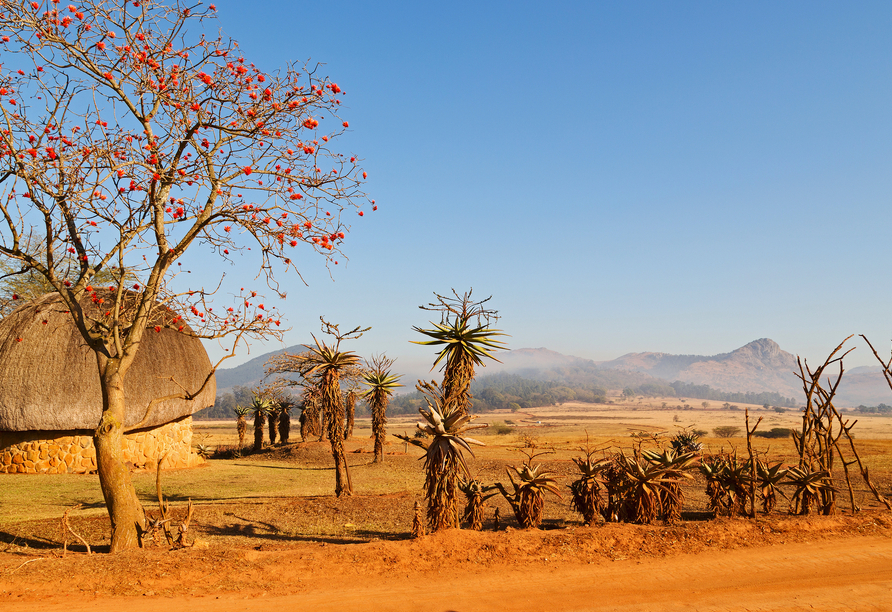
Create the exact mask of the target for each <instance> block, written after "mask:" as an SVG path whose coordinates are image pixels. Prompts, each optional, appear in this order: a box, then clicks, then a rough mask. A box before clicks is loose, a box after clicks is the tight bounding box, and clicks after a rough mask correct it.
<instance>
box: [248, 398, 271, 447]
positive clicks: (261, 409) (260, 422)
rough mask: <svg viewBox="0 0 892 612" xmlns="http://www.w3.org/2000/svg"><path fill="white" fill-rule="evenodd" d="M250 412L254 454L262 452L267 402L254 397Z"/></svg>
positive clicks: (267, 409)
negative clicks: (251, 414)
mask: <svg viewBox="0 0 892 612" xmlns="http://www.w3.org/2000/svg"><path fill="white" fill-rule="evenodd" d="M251 412H253V413H254V452H255V453H259V452H260V451H262V450H263V426H264V425H266V415H267V413H268V412H269V402H268V401H267V400H265V399H263V398H260V397H256V396H255V397H254V401H253V402H251Z"/></svg>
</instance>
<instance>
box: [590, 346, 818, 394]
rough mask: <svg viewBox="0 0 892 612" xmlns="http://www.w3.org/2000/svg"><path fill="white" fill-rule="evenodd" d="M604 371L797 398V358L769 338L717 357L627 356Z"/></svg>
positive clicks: (634, 354) (652, 354)
mask: <svg viewBox="0 0 892 612" xmlns="http://www.w3.org/2000/svg"><path fill="white" fill-rule="evenodd" d="M600 367H601V368H604V369H617V370H633V371H636V372H643V373H646V374H649V375H651V376H653V377H655V378H661V379H663V380H666V381H669V382H672V381H676V380H680V381H683V382H687V383H693V384H697V385H709V386H710V387H712V388H714V389H721V390H722V391H732V392H733V391H751V392H755V393H761V392H768V393H771V392H775V393H780V394H781V395H784V396H788V397H799V396H800V395H801V394H802V384H801V383H800V382H799V379H798V378H796V374H795V372H796V371H798V368H797V366H796V357H795V356H793V355H792V354H790V353H788V352H786V351H784V350H782V349H781V347H780V346H778V344H777V343H776V342H775V341H774V340H770V339H768V338H761V339H759V340H754V341H752V342H750V343H749V344H747V345H746V346H742V347H740V348H739V349H737V350H735V351H732V352H730V353H722V354H720V355H712V356H704V355H669V354H666V353H629V354H627V355H623V356H622V357H619V358H618V359H614V360H613V361H607V362H603V363H601V364H600Z"/></svg>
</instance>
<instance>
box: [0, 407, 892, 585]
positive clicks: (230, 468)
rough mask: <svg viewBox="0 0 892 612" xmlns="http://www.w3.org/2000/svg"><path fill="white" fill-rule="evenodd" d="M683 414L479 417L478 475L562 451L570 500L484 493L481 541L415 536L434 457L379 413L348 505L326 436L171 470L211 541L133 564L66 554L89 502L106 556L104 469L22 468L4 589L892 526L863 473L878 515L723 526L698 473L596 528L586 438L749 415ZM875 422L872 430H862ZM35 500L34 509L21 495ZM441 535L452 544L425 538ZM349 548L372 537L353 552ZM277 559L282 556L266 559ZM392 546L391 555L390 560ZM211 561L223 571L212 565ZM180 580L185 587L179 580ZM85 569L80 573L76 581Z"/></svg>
mask: <svg viewBox="0 0 892 612" xmlns="http://www.w3.org/2000/svg"><path fill="white" fill-rule="evenodd" d="M759 411H760V412H762V413H763V414H762V415H761V416H764V417H765V421H766V422H768V424H769V425H771V426H774V424H775V423H777V426H794V425H795V422H796V420H797V415H795V414H794V413H789V414H782V415H780V414H775V413H773V412H770V411H769V412H764V411H761V408H760V409H759ZM674 414H675V413H674V412H673V411H672V410H655V409H649V408H644V407H641V408H640V409H639V408H638V406H637V402H636V405H627V406H621V405H615V406H611V407H609V408H598V409H595V410H585V409H584V407H583V406H576V405H564V406H555V407H548V408H543V409H541V410H535V411H530V412H528V413H525V414H516V413H514V414H512V413H507V412H506V413H503V414H486V415H482V416H481V419H480V421H483V422H488V423H490V424H491V425H494V424H496V423H504V424H505V425H504V426H498V427H496V426H491V427H489V428H487V429H484V430H482V432H483V433H482V434H481V435H479V436H477V437H478V438H479V439H481V440H482V441H483V442H485V443H486V445H487V446H486V447H483V448H480V449H479V450H478V451H476V455H477V457H476V459H471V458H468V459H469V461H468V463H469V467H470V470H471V474H472V475H473V476H474V477H475V478H476V479H477V480H479V481H480V482H481V483H482V484H484V485H488V484H492V483H495V482H497V481H502V482H503V483H506V484H507V483H508V481H507V478H506V467H508V466H512V465H514V466H519V465H521V463H522V462H523V460H524V459H525V457H524V455H523V452H522V451H524V450H526V451H527V452H530V447H531V446H533V445H535V447H536V448H538V449H548V450H550V451H552V452H550V453H549V454H547V455H542V456H539V457H537V458H536V461H535V462H536V463H541V464H542V466H543V467H542V470H543V471H548V472H550V473H551V474H550V475H551V477H552V478H554V479H555V480H556V483H557V485H558V487H559V488H560V490H561V491H562V492H563V498H562V499H561V498H558V497H557V496H554V495H546V496H544V497H543V499H542V502H543V505H542V523H541V529H540V530H534V531H528V530H523V531H521V530H519V525H518V523H517V520H516V519H515V513H514V511H513V510H512V508H511V507H510V506H509V504H508V502H507V501H506V500H505V499H504V497H502V496H500V495H497V496H494V497H490V498H489V499H487V500H486V501H485V502H484V507H483V509H482V514H483V525H482V526H483V531H482V532H481V533H479V534H478V535H470V533H469V532H465V531H463V532H461V533H462V535H459V534H458V533H457V532H455V533H453V532H447V533H446V534H445V535H444V534H440V535H436V536H427V537H426V538H422V539H421V540H412V537H411V529H412V523H413V517H414V516H415V511H414V506H415V504H416V502H421V503H422V504H423V503H424V492H423V486H422V485H423V483H424V472H423V469H422V468H423V459H422V456H423V452H424V451H423V450H421V449H417V448H415V447H413V446H411V445H407V444H404V443H403V442H401V441H399V440H397V439H395V438H393V437H391V439H390V441H389V442H388V443H387V444H386V446H385V455H384V461H383V462H382V463H375V462H374V437H373V436H372V432H371V423H370V420H369V419H368V418H358V419H357V422H356V429H355V432H354V436H353V437H352V438H351V440H350V441H348V442H347V443H345V450H346V454H347V457H348V463H349V465H350V470H351V475H352V478H353V481H354V487H355V494H354V495H353V496H352V497H341V498H337V497H335V496H334V495H333V494H332V490H331V480H332V470H333V467H332V462H331V454H330V448H329V447H328V443H327V442H317V441H312V442H307V443H291V444H287V445H279V446H276V447H273V448H269V447H267V448H265V449H264V451H263V452H261V453H257V454H253V455H246V456H245V457H243V458H240V459H232V460H211V461H210V462H209V465H207V466H206V467H203V468H198V469H193V470H180V471H171V472H165V473H163V475H162V484H163V486H164V490H165V496H166V498H167V500H168V501H169V502H170V510H169V513H171V514H172V515H173V524H174V525H177V524H179V522H180V521H181V520H182V518H183V517H184V516H185V513H186V505H187V500H188V499H190V498H191V499H192V500H193V502H194V504H195V512H194V516H193V519H192V521H191V525H190V529H189V532H188V533H189V536H190V537H191V538H194V542H195V543H196V545H195V546H194V547H193V548H189V549H186V550H180V551H178V552H168V550H169V547H168V546H167V545H166V544H164V543H162V545H161V546H157V545H153V546H150V547H149V548H147V549H146V550H144V551H139V552H134V553H128V556H127V558H126V559H123V558H121V557H120V556H115V557H114V560H113V561H105V560H103V559H104V558H105V556H103V555H99V556H97V555H95V554H94V555H91V556H89V557H88V555H87V554H86V548H85V546H84V544H82V543H81V542H80V541H78V540H77V538H75V537H73V536H72V535H68V536H67V548H68V552H67V556H66V557H65V558H64V559H62V558H61V557H62V556H63V551H62V548H63V543H64V542H65V539H64V538H63V535H62V531H61V519H62V516H63V513H64V512H65V511H66V510H68V509H70V508H72V507H73V506H75V505H80V508H78V509H75V510H72V511H71V512H69V514H68V518H67V521H68V523H69V525H70V527H71V529H72V530H73V531H74V532H75V533H76V534H78V535H79V536H80V537H82V538H83V539H84V540H85V542H86V543H88V544H89V545H90V546H91V548H92V549H94V551H99V552H103V551H105V550H107V546H108V538H109V525H108V517H107V515H105V513H104V509H103V504H102V500H101V497H100V496H99V493H98V487H96V483H95V479H96V476H89V475H87V476H75V475H52V476H18V477H17V476H7V477H5V479H4V486H3V488H2V489H0V598H2V597H8V596H12V595H16V596H19V595H23V596H26V597H27V596H28V595H27V593H30V594H32V595H33V596H39V595H40V593H43V594H44V595H45V594H46V593H47V592H49V591H48V589H50V588H51V586H50V585H52V584H60V583H61V584H63V585H65V584H67V585H68V588H72V589H81V588H84V589H89V590H90V592H92V593H99V594H103V595H134V594H142V593H145V592H151V593H156V594H159V595H160V594H177V593H178V594H189V593H192V594H202V593H203V594H210V593H220V592H233V591H238V590H240V589H247V588H250V589H254V590H257V589H262V590H264V591H266V592H269V593H285V592H292V591H289V589H290V588H292V587H291V586H289V584H288V582H289V578H288V576H289V575H290V574H288V573H287V572H286V573H281V574H277V573H276V572H274V571H264V567H267V565H266V564H267V563H271V562H273V560H274V559H279V560H281V559H290V561H288V562H289V563H291V562H296V561H295V559H297V558H300V559H303V558H304V557H306V555H307V554H309V555H310V556H311V557H313V556H314V555H317V554H319V552H320V551H319V549H318V548H307V547H308V546H309V547H318V546H322V545H327V546H329V547H330V546H335V548H326V549H325V550H326V553H325V554H326V558H327V559H328V562H331V563H334V564H337V563H344V564H348V565H349V566H351V567H353V568H355V570H356V571H361V572H363V571H364V572H368V571H371V572H373V573H374V572H388V571H391V570H392V569H393V568H395V567H396V568H402V569H404V570H406V571H410V572H411V571H423V570H425V568H428V569H429V568H434V567H437V564H438V563H440V562H444V561H446V560H450V559H451V560H450V561H449V562H450V563H453V562H455V563H459V564H481V565H487V564H489V565H493V564H503V563H508V562H510V563H511V564H515V565H516V566H522V565H523V564H524V563H527V562H530V561H531V560H532V559H540V558H541V557H542V555H546V556H549V555H550V556H551V558H556V559H563V560H565V561H566V562H572V563H577V562H579V563H592V562H599V561H604V560H608V559H615V558H627V557H652V556H658V557H662V556H665V555H670V556H671V555H674V554H677V553H684V552H699V551H703V550H707V549H726V548H738V547H743V546H752V545H762V544H778V543H789V542H797V541H803V540H806V539H808V540H813V539H816V538H822V537H830V536H832V535H834V534H836V535H838V534H858V533H868V534H885V535H887V536H888V535H892V521H890V519H889V514H888V512H886V511H885V510H884V509H883V508H882V506H881V505H880V504H878V503H877V502H876V501H875V500H874V498H873V496H872V495H871V493H870V491H869V490H868V489H867V487H865V486H864V485H863V483H861V482H856V486H855V495H856V499H857V503H858V504H859V505H860V506H861V507H862V508H863V509H864V511H863V512H860V513H858V514H857V515H855V516H851V515H850V513H849V512H848V511H847V506H846V505H845V504H844V503H842V502H840V504H839V508H838V510H837V513H836V515H835V516H832V517H794V516H791V515H790V514H789V503H788V501H786V500H784V499H783V498H780V499H779V500H778V507H777V508H776V509H775V510H774V511H773V512H772V513H771V514H770V515H768V516H766V515H764V514H763V513H761V512H759V513H758V515H757V517H756V519H742V518H737V519H727V518H720V519H713V518H712V516H713V515H712V512H710V510H709V499H708V497H707V495H706V481H705V480H704V477H703V476H702V475H701V474H700V473H699V472H697V471H696V470H694V471H692V472H691V475H692V476H693V479H691V480H683V481H682V483H681V486H682V489H683V506H682V508H681V517H680V520H679V521H675V522H672V523H669V522H665V523H664V522H662V521H660V522H657V523H655V524H653V525H631V524H619V523H606V524H605V523H603V522H602V520H601V518H600V517H599V516H596V517H595V518H594V520H593V521H592V527H584V526H583V519H582V516H581V515H580V514H579V513H577V512H576V511H574V510H573V508H572V507H571V500H572V495H571V492H570V489H569V486H570V484H571V483H572V482H573V481H574V480H576V479H577V478H578V473H579V469H578V468H577V465H576V464H574V462H573V458H574V457H580V456H581V455H584V453H582V452H581V451H580V448H581V447H583V446H585V445H586V444H588V445H589V446H590V447H592V448H597V449H603V451H600V450H599V451H598V452H596V453H595V454H594V458H595V459H597V458H598V456H599V453H600V454H603V453H605V452H610V451H611V450H616V449H617V448H622V449H624V450H625V451H626V452H627V453H628V452H631V449H632V448H633V447H634V446H637V445H639V444H640V445H642V447H643V448H645V449H646V448H649V447H652V448H656V445H657V444H659V443H660V442H661V440H663V439H667V438H668V436H662V437H657V438H656V443H655V442H653V438H650V439H642V438H639V439H637V440H636V439H635V438H633V437H632V436H631V435H630V434H633V433H637V432H647V433H648V434H650V435H653V434H657V433H659V432H669V433H672V432H673V430H674V429H675V427H676V426H678V425H685V426H688V425H695V426H696V427H697V428H700V429H707V428H710V427H711V426H718V425H720V424H733V423H738V422H741V421H742V417H743V415H742V413H739V412H730V411H727V410H721V409H714V410H713V409H702V408H698V409H696V410H693V411H688V412H685V413H684V417H686V418H685V419H684V421H682V422H681V423H678V422H675V421H674V420H673V417H674ZM414 423H415V419H409V418H405V417H403V418H399V417H398V418H394V419H391V422H390V428H391V431H393V432H401V431H411V430H410V426H414ZM862 424H863V425H864V427H863V433H862V432H859V429H862V427H861V426H862ZM890 428H892V418H889V417H869V418H866V419H862V421H861V422H860V423H859V425H858V426H857V427H856V430H855V433H856V434H860V435H859V436H858V445H859V450H860V452H861V454H862V458H863V460H864V462H865V464H866V465H868V466H869V467H870V470H871V476H872V478H873V480H874V481H875V484H876V486H877V487H878V489H879V490H880V492H881V493H882V494H884V495H886V496H890V495H892V461H890V457H892V453H890V451H892V436H889V435H887V434H885V432H887V431H889V429H890ZM497 431H500V432H503V433H496V432H497ZM196 433H197V435H196V443H200V444H202V445H204V446H206V447H209V448H213V447H215V446H218V445H234V444H236V443H237V441H238V433H237V430H236V424H235V420H234V419H233V421H232V422H226V423H222V422H221V423H213V422H212V423H199V424H197V425H196ZM871 434H872V435H871ZM701 441H702V442H703V443H704V452H707V453H715V452H720V451H732V450H734V449H736V450H738V451H740V452H741V453H743V454H744V455H745V449H746V441H745V439H744V438H742V437H738V438H730V439H718V438H712V437H709V436H706V437H704V438H703V439H702V440H701ZM754 444H755V446H756V449H757V451H759V452H763V451H764V452H765V453H766V454H767V457H768V458H769V459H770V460H772V461H783V462H785V463H787V464H795V462H796V459H797V453H796V449H795V447H794V445H793V442H792V440H789V439H786V440H783V439H782V440H766V439H759V438H757V439H754ZM134 481H135V484H136V487H137V490H138V492H139V494H140V497H141V499H142V501H143V503H144V504H145V506H146V508H147V509H148V510H149V512H150V513H151V514H152V515H153V516H157V512H158V511H157V502H156V501H155V500H156V493H155V488H154V484H155V482H154V474H135V475H134ZM23 499H27V500H29V502H28V503H21V502H20V500H23ZM496 510H498V512H499V515H500V531H498V532H495V531H493V527H494V524H493V518H494V513H495V511H496ZM450 534H451V535H450ZM431 538H435V540H434V541H436V542H439V544H438V545H434V544H425V543H424V542H425V541H427V540H430V539H431ZM437 538H439V539H437ZM346 544H362V546H361V547H358V548H357V547H343V546H342V545H346ZM308 551H310V552H308ZM261 553H262V554H261ZM171 555H173V556H171ZM266 555H273V556H272V557H270V558H269V559H267V556H266ZM276 555H283V556H281V557H279V556H276ZM382 555H383V557H382ZM388 555H391V556H392V559H391V560H390V561H388V558H389V557H388ZM417 555H421V556H420V557H419V556H417ZM37 559H39V561H33V560H37ZM382 559H383V561H382ZM148 560H152V564H153V565H152V569H150V570H146V569H145V564H146V563H147V562H148ZM32 561H33V562H32ZM156 562H158V563H156ZM269 567H270V569H271V567H272V566H269ZM159 568H163V569H159ZM212 568H217V569H216V570H215V571H211V570H212ZM363 568H364V569H363ZM144 571H148V574H146V575H145V577H144V579H143V580H141V581H139V582H136V583H133V582H127V581H123V582H122V581H114V580H111V579H109V580H105V579H103V578H102V572H112V573H115V572H117V573H118V574H126V573H127V572H135V573H141V572H144ZM345 571H346V570H345ZM85 572H86V575H87V577H86V578H84V577H83V576H84V573H85ZM174 576H175V577H177V578H176V580H173V579H172V578H171V577H174ZM202 576H203V578H201V579H199V577H202ZM208 576H212V577H213V579H208ZM77 577H80V578H78V579H77V580H75V578H77ZM292 578H293V576H292ZM258 585H259V586H258ZM292 586H293V585H292ZM53 588H54V587H53Z"/></svg>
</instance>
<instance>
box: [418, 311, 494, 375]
mask: <svg viewBox="0 0 892 612" xmlns="http://www.w3.org/2000/svg"><path fill="white" fill-rule="evenodd" d="M470 318H471V317H470V316H456V317H455V318H454V319H453V320H451V321H446V322H445V323H434V322H431V325H433V326H434V327H433V329H423V328H421V327H416V326H413V329H414V330H415V331H417V332H418V333H421V334H424V335H425V336H428V337H429V338H431V340H413V341H412V342H413V344H420V345H422V346H439V345H445V346H444V347H443V349H442V350H441V351H440V352H439V353H438V354H437V359H436V360H435V361H434V365H433V367H432V368H431V369H433V368H435V367H437V364H439V363H440V362H441V361H443V360H444V359H446V360H447V361H448V360H449V358H450V355H453V354H458V353H465V354H467V355H468V356H469V357H470V358H471V361H472V362H473V363H474V365H482V364H483V358H484V357H485V358H489V359H492V360H493V361H499V360H498V359H496V358H495V357H494V356H493V355H492V353H491V352H490V351H492V350H498V349H504V348H505V343H504V342H502V341H501V340H497V339H495V337H496V336H506V335H507V334H505V333H503V332H502V330H499V329H492V328H490V327H486V326H483V325H481V326H478V327H471V325H470Z"/></svg>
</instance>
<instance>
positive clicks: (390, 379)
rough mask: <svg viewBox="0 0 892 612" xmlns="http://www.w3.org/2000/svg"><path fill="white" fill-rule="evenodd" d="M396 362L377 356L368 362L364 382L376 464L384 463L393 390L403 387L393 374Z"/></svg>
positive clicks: (363, 396)
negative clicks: (391, 369)
mask: <svg viewBox="0 0 892 612" xmlns="http://www.w3.org/2000/svg"><path fill="white" fill-rule="evenodd" d="M393 362H394V360H393V359H389V358H387V357H386V356H384V355H376V356H374V357H372V359H371V360H370V361H369V362H367V364H366V370H365V372H364V373H363V380H364V381H365V383H366V385H368V389H366V390H365V391H364V392H363V393H362V394H361V397H362V398H363V399H365V400H366V401H367V402H368V404H369V408H370V409H371V413H372V435H374V436H375V460H374V462H375V463H381V462H383V461H384V437H385V436H386V435H387V404H388V403H389V401H390V396H391V395H393V390H394V389H396V388H397V387H402V386H403V385H401V384H400V383H399V382H398V381H399V378H400V377H399V376H398V375H394V374H391V372H390V368H391V366H392V365H393Z"/></svg>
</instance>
